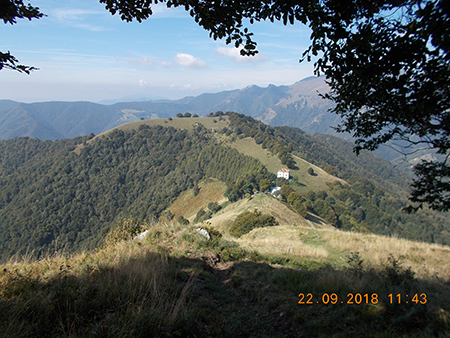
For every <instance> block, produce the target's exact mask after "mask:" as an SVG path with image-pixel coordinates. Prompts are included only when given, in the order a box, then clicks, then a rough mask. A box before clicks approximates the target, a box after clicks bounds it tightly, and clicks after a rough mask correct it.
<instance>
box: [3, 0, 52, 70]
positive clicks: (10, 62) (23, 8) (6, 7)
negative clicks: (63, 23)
mask: <svg viewBox="0 0 450 338" xmlns="http://www.w3.org/2000/svg"><path fill="white" fill-rule="evenodd" d="M43 16H44V14H42V13H41V12H40V11H39V8H38V7H33V6H32V5H31V4H27V5H25V4H24V2H23V1H22V0H3V1H2V2H1V4H0V19H2V20H3V22H4V23H5V24H8V23H10V24H11V25H13V24H15V23H17V19H28V20H31V19H39V18H42V17H43ZM18 62H19V60H17V59H16V58H15V57H14V56H13V55H11V53H10V52H9V51H8V52H6V53H4V52H0V70H2V69H3V68H6V69H11V70H16V71H18V72H20V73H27V74H30V72H31V71H33V70H37V69H38V68H35V67H31V66H25V65H21V64H18Z"/></svg>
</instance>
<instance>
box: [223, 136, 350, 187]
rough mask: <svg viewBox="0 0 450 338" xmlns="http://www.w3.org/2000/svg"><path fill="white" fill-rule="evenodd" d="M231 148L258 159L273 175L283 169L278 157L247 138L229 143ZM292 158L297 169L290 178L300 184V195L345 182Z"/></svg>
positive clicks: (305, 162)
mask: <svg viewBox="0 0 450 338" xmlns="http://www.w3.org/2000/svg"><path fill="white" fill-rule="evenodd" d="M231 146H232V147H233V148H235V149H237V150H238V151H239V152H240V153H242V154H244V155H248V156H252V157H254V158H256V159H258V160H259V161H260V162H261V163H262V164H264V165H265V166H266V167H267V170H269V171H270V172H272V173H274V174H276V173H277V171H278V170H279V169H280V168H282V167H284V165H282V164H281V162H280V160H279V158H278V156H276V155H272V153H271V152H270V151H268V150H267V149H263V148H262V146H261V145H258V144H256V142H255V140H254V139H253V138H250V137H247V138H243V139H239V140H236V141H235V142H233V143H231ZM292 157H293V159H294V162H295V164H296V166H297V167H298V169H295V170H291V176H293V177H295V178H296V179H297V180H298V182H299V183H300V184H301V186H300V187H298V190H299V192H300V193H305V192H307V191H308V190H313V191H318V190H325V191H329V187H328V185H327V184H328V183H332V182H335V181H340V182H342V183H344V184H346V182H345V181H343V180H341V179H340V178H337V177H335V176H333V175H330V174H328V173H327V172H325V171H324V170H322V169H321V168H319V167H317V166H315V165H314V164H311V163H309V162H307V161H305V160H303V159H301V158H300V157H298V156H292ZM308 168H313V169H314V172H315V174H316V175H314V176H311V175H309V174H308Z"/></svg>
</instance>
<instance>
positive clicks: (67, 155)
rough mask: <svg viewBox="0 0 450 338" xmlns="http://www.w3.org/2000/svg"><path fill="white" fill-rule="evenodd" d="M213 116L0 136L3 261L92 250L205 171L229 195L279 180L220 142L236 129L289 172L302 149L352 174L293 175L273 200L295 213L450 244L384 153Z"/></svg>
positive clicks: (194, 183) (443, 221) (230, 115)
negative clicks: (86, 131) (413, 204)
mask: <svg viewBox="0 0 450 338" xmlns="http://www.w3.org/2000/svg"><path fill="white" fill-rule="evenodd" d="M225 115H226V116H225ZM211 116H213V117H214V118H217V117H219V118H222V119H227V120H228V122H229V123H228V127H225V128H223V129H222V130H220V131H218V134H217V135H214V133H213V132H211V131H208V130H207V129H206V128H205V127H204V126H203V125H202V124H200V123H199V124H197V125H196V126H195V127H194V128H193V129H192V130H190V129H189V130H188V129H176V128H173V127H166V126H161V125H156V126H148V125H145V124H142V125H140V126H139V128H138V129H137V130H131V131H125V130H121V129H115V130H113V131H112V132H110V133H108V134H105V135H103V136H101V137H95V138H94V135H93V134H91V135H89V136H85V137H77V138H74V139H65V140H58V141H40V140H38V139H31V138H15V139H11V140H3V141H0V254H1V256H2V260H7V259H8V258H9V257H11V256H13V255H15V254H17V255H24V254H28V255H30V256H32V257H39V256H41V255H42V254H52V253H54V252H55V251H60V250H66V251H68V252H72V251H74V250H82V249H92V248H94V247H96V246H97V245H98V244H99V243H100V242H101V241H102V240H103V239H104V238H105V236H106V234H107V233H108V231H110V229H111V228H112V227H113V226H114V225H115V224H117V223H118V222H120V221H121V220H123V219H126V218H129V217H134V218H135V219H146V220H149V221H152V220H156V219H158V218H159V217H160V216H161V215H162V213H163V212H164V211H165V210H166V209H167V208H168V207H169V206H170V204H171V203H172V202H173V201H174V200H175V199H176V198H177V196H178V195H179V194H180V193H181V192H183V191H185V190H187V189H190V188H194V191H198V182H199V181H200V180H201V179H203V178H205V177H213V178H216V179H218V180H221V181H223V182H225V183H226V184H227V186H228V188H227V191H226V194H225V196H226V197H228V198H229V199H230V201H236V200H238V199H240V198H244V197H245V196H246V195H247V196H248V194H252V193H253V192H255V191H267V190H268V189H269V188H270V187H271V186H273V185H274V184H276V183H278V182H277V181H278V180H275V175H274V174H273V173H269V172H268V171H267V169H266V168H265V167H264V166H263V164H262V163H261V162H259V161H258V160H256V159H255V158H252V157H249V156H245V155H243V154H241V153H239V151H238V150H236V149H234V148H232V147H229V146H228V143H229V142H232V140H235V139H237V138H243V137H252V138H254V140H255V142H256V143H257V144H260V145H261V146H262V147H263V148H265V149H267V150H269V151H271V152H272V153H273V154H274V155H277V156H278V158H279V159H280V161H281V163H283V164H284V165H286V166H288V167H291V168H294V169H295V161H294V156H300V157H302V158H305V159H307V160H308V161H310V162H312V163H315V164H316V165H318V166H320V167H322V168H324V169H325V170H326V171H328V172H330V173H332V174H333V175H336V176H339V177H341V178H344V179H345V180H346V181H347V182H349V183H350V185H342V184H334V185H330V187H329V190H328V191H310V192H308V193H307V194H304V195H300V194H299V193H298V192H295V188H296V184H298V182H295V180H290V182H289V187H290V188H291V190H289V189H286V188H284V189H283V190H282V192H283V195H282V198H283V199H284V201H285V202H286V203H287V204H289V205H291V206H292V208H293V209H295V210H296V211H297V212H298V213H299V215H302V216H306V215H307V211H309V212H310V213H313V214H316V215H318V216H320V217H322V218H323V219H325V220H326V221H327V222H328V223H330V224H332V225H334V226H335V227H337V228H341V229H343V230H351V231H366V232H374V233H379V234H384V235H396V236H401V237H405V238H409V239H415V240H422V241H428V242H437V243H442V244H450V235H449V231H448V228H449V221H448V219H447V218H445V217H443V216H442V215H441V214H439V213H435V212H430V211H421V212H419V213H418V214H414V215H408V214H406V213H405V212H403V211H402V208H404V207H405V206H406V204H407V199H406V197H405V196H406V195H407V192H406V191H405V188H407V180H406V179H405V177H404V175H403V176H402V174H401V173H400V172H399V171H398V170H396V169H395V168H393V167H392V166H390V165H389V164H388V163H387V162H385V161H383V160H381V159H379V158H377V157H375V156H373V155H371V154H366V155H364V156H363V157H362V158H355V156H354V155H352V151H351V146H349V143H345V141H342V142H341V141H340V140H339V141H336V140H335V138H333V137H331V136H320V135H316V136H311V135H308V134H306V133H304V132H302V131H301V130H299V129H296V128H289V127H276V128H273V127H270V126H268V125H266V124H264V123H262V122H260V121H257V120H254V119H253V118H251V117H248V116H245V115H241V114H237V113H234V112H227V113H226V114H224V113H222V112H217V113H216V114H211ZM218 136H220V137H218ZM219 140H221V141H219ZM224 140H225V141H224ZM222 141H224V142H222ZM329 143H333V145H330V144H329ZM75 149H76V151H75ZM284 183H286V182H284ZM293 192H295V194H292V193H293ZM183 216H185V215H173V217H175V218H176V219H178V218H180V217H181V218H180V219H182V217H183Z"/></svg>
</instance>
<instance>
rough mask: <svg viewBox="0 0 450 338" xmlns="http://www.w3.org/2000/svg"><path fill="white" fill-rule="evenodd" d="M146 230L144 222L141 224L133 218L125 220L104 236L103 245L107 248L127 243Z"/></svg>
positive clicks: (146, 225)
mask: <svg viewBox="0 0 450 338" xmlns="http://www.w3.org/2000/svg"><path fill="white" fill-rule="evenodd" d="M147 229H148V224H147V223H146V222H145V221H144V223H142V224H141V223H139V222H138V221H137V220H135V219H133V218H128V219H125V220H123V221H122V222H120V223H119V224H117V225H116V227H115V228H114V229H113V230H112V231H110V232H109V233H108V234H107V235H106V238H105V244H106V246H108V245H114V244H116V243H118V242H121V241H128V240H130V239H133V238H134V237H136V236H137V235H139V234H140V233H141V232H143V231H145V230H147Z"/></svg>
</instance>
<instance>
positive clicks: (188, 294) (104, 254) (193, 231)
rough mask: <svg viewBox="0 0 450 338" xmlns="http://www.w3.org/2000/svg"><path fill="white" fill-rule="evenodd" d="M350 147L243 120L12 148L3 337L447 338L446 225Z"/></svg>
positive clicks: (0, 301)
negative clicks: (283, 173)
mask: <svg viewBox="0 0 450 338" xmlns="http://www.w3.org/2000/svg"><path fill="white" fill-rule="evenodd" d="M330 143H332V144H333V145H332V146H331V145H330ZM351 148H352V147H351V144H349V143H346V142H345V141H343V140H340V139H337V138H334V137H333V136H322V135H316V136H312V135H308V134H306V133H304V132H303V131H301V130H299V129H297V128H288V127H276V128H274V127H270V126H268V125H266V124H264V123H262V122H260V121H257V120H255V119H253V118H251V117H249V116H245V115H241V114H237V113H234V112H228V113H227V114H224V113H222V112H217V113H215V114H214V115H213V116H211V117H208V118H192V117H191V118H184V117H183V118H171V119H169V118H166V119H152V120H144V121H135V122H130V123H127V124H124V125H121V126H119V127H117V128H114V129H112V130H109V131H107V132H104V133H102V134H99V135H97V136H94V135H90V136H85V137H77V138H74V139H65V140H57V141H40V140H37V139H31V138H16V139H13V140H3V141H0V182H1V187H2V189H1V190H0V226H1V229H0V236H1V238H0V243H1V247H0V250H1V255H2V260H3V262H4V263H3V264H2V265H1V266H0V313H1V315H0V331H1V332H2V333H4V334H5V335H6V336H15V335H19V336H21V337H34V336H36V335H37V333H38V335H40V336H42V335H44V336H47V337H73V336H77V337H92V336H99V337H112V336H114V337H129V336H133V337H144V336H154V337H171V336H183V337H210V336H214V337H230V336H246V337H247V336H258V337H262V336H268V337H325V336H335V337H348V336H361V335H367V333H368V332H370V335H372V336H374V337H383V336H384V337H386V336H402V337H415V336H442V337H444V336H445V334H446V333H447V332H448V331H449V330H450V312H449V311H450V303H449V299H450V288H449V285H450V284H449V283H450V282H449V280H448V275H449V272H450V266H449V264H448V262H449V261H450V249H449V247H448V246H446V245H448V244H449V243H450V240H449V239H450V236H449V232H448V229H449V220H448V219H447V218H445V217H443V216H442V215H440V214H438V213H434V212H431V211H427V210H425V211H421V212H419V213H417V214H414V215H408V214H405V213H404V212H402V211H401V209H402V208H403V207H404V206H406V203H407V201H406V197H405V196H407V190H405V189H406V188H407V186H408V181H407V178H406V177H405V175H403V174H402V173H401V172H399V171H398V170H397V169H396V168H394V167H392V166H391V165H390V164H389V163H388V162H386V161H384V160H382V159H381V158H378V157H376V156H375V155H373V154H370V153H365V154H363V156H362V157H355V156H354V155H353V154H352V151H351ZM283 167H284V168H287V167H288V168H290V175H291V179H290V180H289V181H286V180H285V179H282V178H276V173H277V171H278V170H279V169H280V168H283ZM274 186H278V187H281V189H280V190H279V195H278V196H274V195H273V194H271V190H272V188H273V187H274ZM138 235H141V236H142V238H141V237H139V238H141V239H137V236H138ZM426 242H429V243H426Z"/></svg>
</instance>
